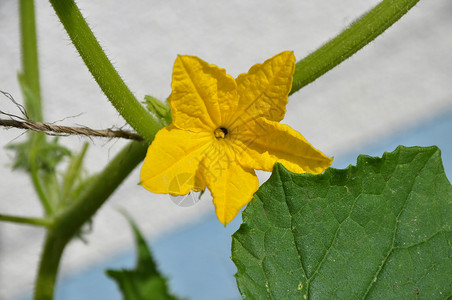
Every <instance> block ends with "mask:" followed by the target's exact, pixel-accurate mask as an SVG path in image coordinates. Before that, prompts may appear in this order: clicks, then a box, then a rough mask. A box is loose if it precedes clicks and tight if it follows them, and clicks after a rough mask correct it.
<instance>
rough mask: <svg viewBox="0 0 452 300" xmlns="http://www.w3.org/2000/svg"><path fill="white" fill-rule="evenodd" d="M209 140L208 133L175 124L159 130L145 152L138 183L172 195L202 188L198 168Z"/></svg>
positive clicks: (203, 186) (151, 189) (153, 190)
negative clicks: (184, 128) (182, 127)
mask: <svg viewBox="0 0 452 300" xmlns="http://www.w3.org/2000/svg"><path fill="white" fill-rule="evenodd" d="M212 139H213V138H212V134H210V133H205V132H200V133H194V132H190V131H184V130H180V129H178V128H176V127H175V126H174V125H169V126H167V127H165V128H163V129H161V130H160V131H159V132H158V133H157V135H156V136H155V139H154V141H153V142H152V144H151V145H150V146H149V149H148V152H147V154H146V158H145V160H144V163H143V166H142V168H141V184H142V185H143V186H144V187H145V188H146V189H148V190H150V191H151V192H154V193H161V194H171V195H185V194H187V193H188V192H189V191H190V190H194V191H200V190H204V188H205V186H206V184H205V182H204V181H203V179H202V177H201V176H200V175H199V172H198V170H199V165H200V163H201V161H202V159H203V155H204V154H203V151H205V149H206V148H207V147H208V146H209V143H210V142H211V141H212Z"/></svg>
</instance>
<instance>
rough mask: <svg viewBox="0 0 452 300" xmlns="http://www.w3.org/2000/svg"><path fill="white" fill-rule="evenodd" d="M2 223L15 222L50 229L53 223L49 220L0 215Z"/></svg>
mask: <svg viewBox="0 0 452 300" xmlns="http://www.w3.org/2000/svg"><path fill="white" fill-rule="evenodd" d="M0 221H6V222H14V223H19V224H26V225H33V226H42V227H50V226H52V224H53V221H52V220H51V219H48V218H27V217H17V216H10V215H3V214H0Z"/></svg>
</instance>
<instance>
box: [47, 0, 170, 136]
mask: <svg viewBox="0 0 452 300" xmlns="http://www.w3.org/2000/svg"><path fill="white" fill-rule="evenodd" d="M50 3H51V4H52V6H53V8H54V9H55V12H56V14H57V15H58V17H59V18H60V21H61V23H62V24H63V26H64V28H65V29H66V31H67V33H68V35H69V37H70V38H71V40H72V43H73V44H74V46H75V48H76V49H77V51H78V53H79V54H80V56H81V57H82V59H83V61H84V62H85V64H86V66H87V67H88V69H89V71H90V72H91V74H92V75H93V77H94V79H95V80H96V82H97V84H98V85H99V87H100V88H101V89H102V91H103V92H104V93H105V95H106V96H107V98H108V99H109V100H110V102H111V103H112V104H113V106H114V107H115V108H116V110H117V111H118V112H119V113H120V114H121V116H122V117H123V118H124V119H125V120H126V121H127V123H129V124H130V126H132V127H133V128H134V129H135V130H136V131H137V132H138V133H139V134H140V135H141V136H142V137H144V138H145V139H146V140H147V141H148V142H150V141H151V140H152V139H153V137H154V135H155V134H156V132H157V131H158V130H159V129H160V128H161V126H160V125H159V123H158V121H156V120H155V119H154V118H153V117H152V116H151V114H149V112H147V111H146V109H145V108H144V107H143V106H142V105H141V104H140V102H138V100H137V99H136V98H135V96H134V95H133V94H132V92H131V91H130V90H129V88H128V87H127V86H126V84H125V83H124V81H123V80H122V78H121V77H120V76H119V74H118V72H116V70H115V68H114V67H113V65H112V64H111V62H110V61H109V60H108V58H107V55H105V53H104V51H103V50H102V47H101V46H100V44H99V42H98V41H97V40H96V37H95V36H94V34H93V32H92V31H91V29H90V28H89V26H88V24H87V23H86V21H85V19H84V18H83V16H82V14H81V13H80V10H79V9H78V7H77V5H76V4H75V2H74V1H73V0H50Z"/></svg>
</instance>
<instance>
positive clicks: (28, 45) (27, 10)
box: [19, 0, 43, 122]
mask: <svg viewBox="0 0 452 300" xmlns="http://www.w3.org/2000/svg"><path fill="white" fill-rule="evenodd" d="M19 12H20V31H21V46H22V48H21V53H22V74H21V75H20V77H21V79H22V80H21V81H22V82H23V83H24V84H25V86H26V89H27V90H28V91H29V93H26V92H25V93H24V97H25V108H26V109H27V113H28V116H29V117H30V119H32V120H34V121H39V122H42V121H43V118H42V107H41V88H40V85H39V63H38V43H37V39H36V26H35V23H36V22H35V8H34V1H33V0H20V2H19Z"/></svg>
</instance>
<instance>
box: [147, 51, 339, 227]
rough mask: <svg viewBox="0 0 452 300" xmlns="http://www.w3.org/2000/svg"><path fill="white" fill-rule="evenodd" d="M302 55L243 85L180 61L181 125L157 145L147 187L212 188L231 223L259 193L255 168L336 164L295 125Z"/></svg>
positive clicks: (271, 64) (257, 68) (193, 60)
mask: <svg viewBox="0 0 452 300" xmlns="http://www.w3.org/2000/svg"><path fill="white" fill-rule="evenodd" d="M294 66H295V57H294V55H293V53H292V52H290V51H285V52H282V53H280V54H278V55H276V56H274V57H272V58H270V59H268V60H266V61H265V62H264V63H263V64H257V65H254V66H253V67H252V68H251V69H250V70H249V71H248V73H246V74H240V75H239V76H238V77H237V79H234V78H232V77H231V76H230V75H227V74H226V71H225V70H224V69H220V68H218V67H217V66H215V65H209V64H208V63H206V62H205V61H203V60H201V59H199V58H198V57H194V56H178V57H177V59H176V62H175V63H174V68H173V81H172V84H171V87H172V90H173V91H172V93H171V95H170V97H169V99H168V102H169V105H170V108H171V112H172V116H173V123H172V124H171V125H169V126H167V127H165V128H163V129H162V130H160V131H159V132H158V133H157V135H156V137H155V140H154V142H153V143H152V144H151V146H149V149H148V153H147V155H146V159H145V161H144V164H143V167H142V169H141V184H142V185H143V186H144V187H145V188H146V189H148V190H150V191H151V192H154V193H165V194H166V193H169V194H171V195H185V194H187V193H189V192H190V190H193V191H201V190H204V189H205V187H206V185H207V187H208V188H209V190H210V192H211V194H212V196H213V203H214V205H215V210H216V214H217V217H218V219H219V220H220V222H221V223H223V224H225V225H226V224H227V223H229V222H230V221H231V220H232V219H234V218H235V216H236V215H237V214H238V212H239V211H240V209H241V208H242V207H243V206H245V205H246V204H247V203H248V202H249V201H250V200H251V198H252V197H253V194H254V192H256V190H257V189H258V187H259V182H258V180H257V177H256V174H255V172H254V169H258V170H264V171H272V169H273V165H274V164H275V162H280V163H282V164H283V165H284V167H286V168H287V169H288V170H290V171H292V172H296V173H304V172H309V173H314V174H318V173H321V172H323V170H325V169H326V168H328V167H329V166H330V164H331V162H332V160H331V159H330V158H328V157H326V156H325V155H323V154H322V153H321V152H320V151H318V150H317V149H315V148H314V147H312V146H311V145H310V144H309V143H308V142H307V141H306V140H305V139H304V137H303V136H302V135H301V134H300V133H298V132H297V131H295V130H293V129H292V128H290V127H289V126H287V125H283V124H279V122H280V121H281V120H282V119H283V117H284V114H285V113H286V104H287V102H288V94H289V91H290V89H291V86H292V76H293V72H294Z"/></svg>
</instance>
